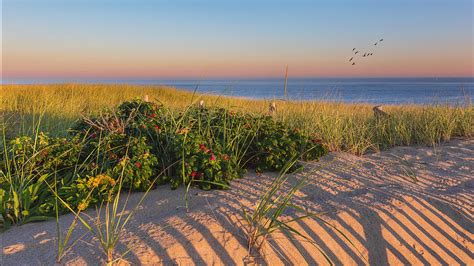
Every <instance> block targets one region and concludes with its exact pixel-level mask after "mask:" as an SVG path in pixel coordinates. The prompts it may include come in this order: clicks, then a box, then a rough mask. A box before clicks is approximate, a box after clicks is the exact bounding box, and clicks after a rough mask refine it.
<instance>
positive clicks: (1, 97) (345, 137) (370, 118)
mask: <svg viewBox="0 0 474 266" xmlns="http://www.w3.org/2000/svg"><path fill="white" fill-rule="evenodd" d="M145 95H148V97H149V99H150V100H153V101H159V102H161V103H163V104H165V105H166V106H169V107H170V108H172V111H174V112H180V111H182V110H184V109H185V108H186V107H187V106H189V105H191V104H197V102H199V101H200V100H203V101H204V103H205V105H206V106H209V107H211V106H218V107H224V108H228V109H232V110H235V111H241V112H246V113H268V112H269V111H268V107H269V104H270V103H271V102H275V103H276V107H277V111H276V113H275V114H273V115H274V118H275V119H276V120H279V121H284V122H286V123H288V124H289V125H290V126H292V127H295V128H298V129H300V130H303V131H306V132H309V133H311V134H316V135H317V136H318V137H319V138H320V139H321V140H322V141H323V143H324V144H325V145H326V146H327V147H328V148H329V149H330V150H331V151H347V152H350V153H354V154H363V153H366V152H370V151H375V152H376V151H380V150H383V149H386V148H389V147H392V146H398V145H429V146H436V145H438V144H439V143H440V142H442V141H447V140H449V139H451V138H453V137H472V136H473V135H474V108H473V107H472V105H471V103H470V102H468V100H466V101H465V102H462V103H459V104H458V105H447V104H442V103H433V104H430V105H387V106H384V107H383V108H384V109H383V110H384V111H385V112H386V113H387V114H388V116H385V117H379V118H377V117H375V116H374V113H373V110H372V108H373V105H370V104H363V103H342V102H334V101H284V100H279V99H248V98H238V97H225V96H218V95H206V94H202V93H199V88H198V89H197V91H196V93H193V92H191V91H184V90H178V89H175V88H170V87H164V86H151V85H127V84H120V85H116V84H48V85H2V86H1V89H0V115H1V117H2V118H1V119H2V120H1V121H2V123H3V124H5V125H7V127H6V129H7V134H8V135H9V136H16V135H24V134H30V133H33V130H34V129H33V128H32V127H31V126H29V125H35V124H36V121H37V120H38V119H39V118H41V125H40V127H41V128H40V130H41V131H46V132H49V133H50V134H51V135H53V136H61V135H65V134H66V133H67V129H68V128H69V127H70V126H71V125H73V124H74V123H75V122H76V121H77V120H78V119H79V118H81V115H82V114H85V115H90V114H98V113H100V112H101V111H103V110H104V109H107V108H113V107H114V106H117V105H118V104H119V103H121V102H123V101H125V100H130V99H133V98H142V97H144V96H145Z"/></svg>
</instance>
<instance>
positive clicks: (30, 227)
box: [0, 139, 474, 265]
mask: <svg viewBox="0 0 474 266" xmlns="http://www.w3.org/2000/svg"><path fill="white" fill-rule="evenodd" d="M329 161H333V163H332V164H331V165H330V166H328V167H327V168H325V169H323V170H322V171H320V172H319V173H317V174H314V175H312V176H311V178H310V179H309V181H308V184H307V185H306V186H305V187H304V188H303V189H302V190H301V191H299V192H298V193H297V195H296V197H295V201H294V203H295V204H298V205H300V206H303V207H305V208H307V209H309V210H311V211H313V212H322V211H327V212H328V213H327V214H325V215H324V218H325V219H327V220H328V221H329V222H330V223H331V224H332V225H334V226H336V228H338V229H339V230H341V231H342V232H344V234H346V235H347V237H348V238H349V239H350V240H351V241H352V242H353V243H354V245H355V246H356V248H354V247H353V246H351V245H350V244H348V242H347V241H346V240H344V237H342V236H341V234H339V233H337V232H336V231H334V230H333V229H331V228H330V227H329V226H327V225H325V224H324V223H322V222H321V221H318V220H314V219H307V220H303V221H299V222H297V223H294V224H293V226H294V227H295V228H298V230H300V231H301V232H303V233H304V234H305V235H306V236H308V237H309V238H311V239H313V240H314V241H315V242H316V243H317V244H319V246H320V247H321V249H322V250H324V251H325V252H326V254H327V255H328V256H329V257H330V258H331V260H332V261H333V262H334V263H335V264H347V265H354V264H372V265H387V264H391V265H399V264H453V265H455V264H464V265H473V264H474V261H473V253H472V250H474V246H473V229H474V228H473V218H474V217H473V216H474V215H473V202H474V201H473V199H474V140H466V139H464V140H461V139H458V140H452V141H450V142H448V143H445V144H443V145H442V146H440V147H437V148H436V149H433V148H427V147H397V148H394V149H391V150H388V151H385V152H381V153H377V154H370V155H365V156H362V157H357V156H353V155H350V154H346V153H331V154H330V155H328V156H327V157H325V158H324V159H323V160H322V161H321V162H320V163H324V162H329ZM320 163H311V164H310V165H309V166H308V169H310V168H311V167H316V166H317V165H318V164H320ZM299 175H301V174H298V175H295V176H294V177H293V179H297V178H298V176H299ZM274 176H275V174H274V173H269V174H264V175H261V176H258V175H256V174H253V173H249V174H248V175H247V176H246V177H245V178H242V179H239V180H236V181H235V182H233V184H232V189H231V190H227V191H216V190H214V191H202V190H199V189H191V193H190V195H191V198H190V205H189V211H186V209H185V208H184V199H183V195H184V190H183V189H178V190H174V191H172V190H170V188H169V187H168V186H162V187H159V188H158V189H156V190H153V191H152V192H151V193H150V194H149V195H148V197H147V198H146V199H145V201H144V202H143V204H142V206H141V208H140V209H139V211H138V212H137V214H136V216H134V218H133V220H132V221H131V222H130V224H129V225H128V226H127V229H126V231H125V232H124V235H123V238H122V240H121V241H120V243H119V244H118V252H124V251H125V250H127V249H128V248H129V249H130V252H129V253H128V254H127V255H126V256H125V257H124V260H123V261H122V263H126V262H128V263H131V264H134V265H137V264H143V265H160V264H164V265H174V264H176V265H203V264H207V265H223V264H225V265H242V264H254V263H257V264H268V265H283V264H297V265H306V264H309V265H314V264H325V260H324V258H323V257H322V256H321V254H320V253H319V252H318V251H317V249H316V248H315V247H314V246H312V245H311V244H310V243H308V242H307V241H305V240H304V239H302V238H298V237H296V241H294V242H292V241H290V239H289V238H287V237H286V236H285V235H283V234H275V235H274V236H273V238H272V239H271V240H270V241H269V242H268V244H267V245H265V246H264V248H263V249H262V251H261V254H260V257H250V258H249V257H248V256H247V247H246V242H245V238H244V234H243V231H242V227H241V222H242V218H241V216H240V215H241V211H240V210H241V208H242V206H244V207H247V208H248V207H251V206H253V204H254V203H255V202H256V201H257V199H258V195H259V194H260V193H261V191H262V190H264V189H265V188H266V187H268V184H270V182H271V180H272V178H273V177H274ZM415 179H416V180H417V181H416V182H415ZM141 195H142V194H141V193H134V194H132V196H131V198H130V201H129V205H128V206H134V204H136V202H137V201H138V200H139V198H140V197H141ZM89 213H93V211H90V212H89ZM296 214H297V213H294V212H291V211H289V212H288V213H286V216H287V217H293V216H294V215H296ZM72 219H73V216H72V215H64V216H62V217H61V224H62V226H63V227H64V226H66V225H67V224H69V223H70V222H71V221H72ZM55 228H56V225H55V222H54V221H46V222H40V223H31V224H26V225H22V226H15V227H12V228H11V229H10V230H8V231H6V232H4V233H2V234H1V236H0V237H1V245H2V246H1V247H2V257H1V258H0V264H1V265H51V264H54V263H55V254H56V253H55V250H56V249H55V237H56V229H55ZM84 233H86V235H85V236H82V235H83V234H84ZM81 236H82V238H81V240H80V241H78V242H77V244H76V245H75V246H74V247H73V248H72V249H71V251H70V252H68V254H67V255H66V256H65V258H64V259H63V261H62V263H64V264H92V265H95V264H98V263H99V262H102V263H103V262H104V258H105V256H104V255H103V253H102V252H101V251H100V249H99V248H98V243H97V241H96V239H94V238H92V237H91V236H90V235H89V234H87V232H86V231H85V230H84V228H78V229H77V230H76V231H75V233H74V235H73V238H74V239H77V238H79V237H81ZM359 251H360V253H361V254H359Z"/></svg>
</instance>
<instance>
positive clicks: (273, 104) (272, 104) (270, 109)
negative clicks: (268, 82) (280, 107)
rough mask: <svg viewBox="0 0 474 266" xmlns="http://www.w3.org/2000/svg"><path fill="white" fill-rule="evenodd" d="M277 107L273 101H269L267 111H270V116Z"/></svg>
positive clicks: (274, 112)
mask: <svg viewBox="0 0 474 266" xmlns="http://www.w3.org/2000/svg"><path fill="white" fill-rule="evenodd" d="M276 111H277V107H276V103H275V102H271V103H270V106H269V107H268V112H269V113H270V115H271V116H274V115H275V114H276Z"/></svg>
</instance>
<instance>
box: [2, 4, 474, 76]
mask: <svg viewBox="0 0 474 266" xmlns="http://www.w3.org/2000/svg"><path fill="white" fill-rule="evenodd" d="M473 2H474V0H357V1H355V0H350V1H349V0H321V1H318V0H312V1H303V0H287V1H283V0H208V1H205V0H202V1H199V0H187V1H186V0H174V1H171V0H170V1H165V0H156V1H151V0H3V1H2V7H1V8H2V10H1V14H2V19H1V20H2V36H1V37H2V44H1V48H2V78H3V79H14V78H28V79H47V78H86V79H87V78H89V79H159V78H169V79H178V78H195V77H199V78H224V77H226V78H227V77H232V78H259V77H281V76H283V75H284V72H285V66H287V65H288V69H289V74H290V76H291V77H412V76H424V77H442V76H444V77H461V76H463V77H472V76H474V74H473V62H474V48H473V47H474V32H473V24H474V19H473V12H474V11H473ZM381 38H383V39H384V41H383V42H381V43H380V44H378V45H377V46H374V43H375V42H376V41H377V40H379V39H381ZM353 48H357V50H360V51H361V53H359V54H358V55H357V56H356V58H355V59H354V62H355V63H356V65H352V64H351V63H350V62H348V60H349V58H350V57H352V56H353V52H352V49H353ZM364 52H373V53H374V55H373V56H371V57H367V58H363V57H360V55H361V54H363V53H364Z"/></svg>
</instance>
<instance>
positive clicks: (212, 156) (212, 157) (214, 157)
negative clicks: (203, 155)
mask: <svg viewBox="0 0 474 266" xmlns="http://www.w3.org/2000/svg"><path fill="white" fill-rule="evenodd" d="M210 160H211V161H215V160H216V156H214V154H213V153H212V154H211V158H210Z"/></svg>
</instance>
